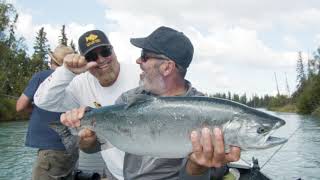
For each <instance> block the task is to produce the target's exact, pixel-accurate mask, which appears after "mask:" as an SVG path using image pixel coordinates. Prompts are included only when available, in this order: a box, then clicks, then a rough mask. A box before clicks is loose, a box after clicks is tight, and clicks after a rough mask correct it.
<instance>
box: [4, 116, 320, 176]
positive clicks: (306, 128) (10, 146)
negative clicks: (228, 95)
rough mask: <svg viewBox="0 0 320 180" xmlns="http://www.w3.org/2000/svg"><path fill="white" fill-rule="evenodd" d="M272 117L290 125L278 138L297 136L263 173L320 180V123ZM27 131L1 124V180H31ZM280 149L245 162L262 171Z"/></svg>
mask: <svg viewBox="0 0 320 180" xmlns="http://www.w3.org/2000/svg"><path fill="white" fill-rule="evenodd" d="M269 113H271V114H274V115H276V116H279V117H281V118H283V119H284V120H285V121H286V122H287V123H286V125H285V126H283V127H281V128H280V129H279V130H278V131H277V132H275V133H274V135H275V136H279V137H289V136H290V135H292V134H293V132H295V134H294V135H293V136H292V137H291V138H290V139H289V141H288V142H287V143H286V144H285V145H284V146H283V147H282V148H281V149H280V151H279V152H278V153H277V154H276V155H275V156H274V157H273V158H272V159H271V161H269V162H268V163H267V164H266V165H265V166H264V167H263V168H262V172H264V173H265V174H266V175H268V176H269V177H271V178H272V179H298V178H302V179H306V180H309V179H320V178H319V177H320V175H319V174H320V155H319V154H320V120H317V119H313V118H311V117H308V116H299V115H296V114H291V113H273V112H269ZM297 128H299V129H298V130H297ZM26 130H27V122H24V121H22V122H8V123H0V180H5V179H17V180H19V179H21V180H22V179H23V180H24V179H31V169H32V164H33V161H34V158H35V156H36V150H35V149H32V148H27V147H25V146H24V141H25V134H26ZM295 130H297V131H295ZM279 147H280V146H279ZM279 147H274V148H271V149H267V150H261V151H255V152H253V151H251V152H250V151H249V152H242V155H241V158H242V159H244V160H245V161H248V162H251V158H252V156H254V157H256V158H258V159H259V163H260V166H261V167H262V166H263V165H264V164H265V162H266V161H267V160H268V159H269V158H270V157H271V156H272V155H273V153H274V152H275V151H276V150H277V149H278V148H279Z"/></svg>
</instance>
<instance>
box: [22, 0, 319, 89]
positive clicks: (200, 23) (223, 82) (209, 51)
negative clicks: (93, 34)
mask: <svg viewBox="0 0 320 180" xmlns="http://www.w3.org/2000/svg"><path fill="white" fill-rule="evenodd" d="M307 1H308V0H307ZM99 2H102V3H104V5H105V7H106V10H105V22H101V24H103V27H104V29H103V30H104V31H105V32H106V33H107V35H108V37H109V39H110V40H111V42H112V44H113V45H114V49H115V51H116V52H117V56H118V59H119V60H120V61H123V62H128V63H134V62H135V59H136V58H138V57H139V51H140V50H139V48H135V47H134V46H132V45H131V44H130V42H129V40H130V38H132V37H145V36H147V35H149V34H150V33H151V32H152V31H153V30H154V29H155V28H157V27H159V26H161V25H165V26H170V27H173V28H175V29H177V30H179V31H183V32H184V33H185V34H186V35H187V36H188V37H190V39H191V41H192V42H193V44H194V47H195V54H194V60H193V64H192V66H191V68H190V70H189V72H188V78H189V79H191V80H193V81H194V82H195V83H197V85H198V86H199V87H203V88H204V89H206V90H211V91H212V89H214V90H216V91H226V90H230V89H237V90H239V92H240V91H247V90H248V87H251V88H252V91H255V90H257V91H260V93H265V92H266V89H268V86H274V84H273V80H272V78H271V80H270V77H272V76H273V73H274V72H281V73H282V72H284V71H288V76H289V77H294V76H295V75H294V69H295V64H296V59H297V53H296V49H297V48H299V46H301V45H300V39H299V37H298V36H297V32H300V31H301V28H302V27H303V28H304V29H308V28H310V29H314V30H315V31H316V30H317V29H319V28H318V27H317V26H316V25H317V23H318V22H317V19H319V18H320V13H319V12H320V11H319V9H317V8H315V7H319V4H320V3H319V2H318V1H313V0H310V1H308V2H307V3H306V2H305V1H303V2H302V1H298V0H291V1H289V0H284V1H280V2H279V1H276V0H270V1H263V2H256V1H252V0H243V1H232V0H225V1H223V2H222V1H211V0H202V1H199V2H197V3H195V2H194V1H191V0H176V1H169V0H163V1H154V2H152V3H150V1H147V0H137V1H126V2H123V1H117V0H99ZM288 4H295V5H294V6H288ZM22 15H23V16H22V18H24V19H23V22H20V30H19V32H20V33H22V34H24V36H25V37H27V38H28V40H29V41H31V39H32V41H33V39H34V36H35V33H36V32H37V30H38V29H39V28H40V27H42V26H43V27H45V29H46V32H47V34H48V39H49V41H50V44H51V47H53V46H54V45H55V44H57V40H58V36H59V35H60V29H61V26H62V24H34V23H33V22H32V16H31V15H28V14H27V13H25V14H22ZM317 17H319V18H317ZM26 27H27V28H26ZM311 27H313V28H311ZM93 28H95V25H94V24H81V22H73V23H70V24H66V29H67V36H68V37H70V39H74V41H75V42H77V41H76V40H77V39H78V37H79V36H80V35H81V34H82V33H83V32H85V31H86V30H89V29H93ZM287 30H290V33H283V32H286V31H287ZM319 30H320V29H319ZM282 31H283V32H282ZM274 32H276V33H278V34H277V35H278V36H279V37H276V36H275V37H273V39H272V40H270V39H269V37H271V36H273V35H274ZM316 37H317V39H318V40H319V41H320V35H317V36H316ZM281 45H284V46H283V47H282V48H280V49H279V47H280V46H281ZM289 69H290V70H292V69H293V71H289ZM233 71H235V72H233ZM251 71H252V72H254V73H255V76H252V74H251V73H249V72H251ZM266 74H268V75H266ZM270 74H271V75H270ZM235 76H238V77H235ZM269 81H270V84H268V83H264V84H263V83H261V82H269ZM208 82H210V83H212V84H214V88H212V85H208ZM244 84H246V85H244ZM250 84H261V85H259V87H258V86H254V87H253V86H250ZM291 84H293V83H291ZM270 92H271V91H270ZM271 93H272V92H271Z"/></svg>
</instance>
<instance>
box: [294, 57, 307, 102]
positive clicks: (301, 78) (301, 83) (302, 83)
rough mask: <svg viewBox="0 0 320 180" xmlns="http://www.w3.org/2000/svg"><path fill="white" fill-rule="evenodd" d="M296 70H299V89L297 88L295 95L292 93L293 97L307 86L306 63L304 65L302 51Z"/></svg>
mask: <svg viewBox="0 0 320 180" xmlns="http://www.w3.org/2000/svg"><path fill="white" fill-rule="evenodd" d="M296 71H297V90H296V92H294V93H293V95H292V96H293V97H297V96H299V94H300V93H301V92H302V90H303V88H304V86H305V83H306V80H307V78H306V75H305V72H304V65H303V61H302V53H301V51H299V52H298V59H297V67H296Z"/></svg>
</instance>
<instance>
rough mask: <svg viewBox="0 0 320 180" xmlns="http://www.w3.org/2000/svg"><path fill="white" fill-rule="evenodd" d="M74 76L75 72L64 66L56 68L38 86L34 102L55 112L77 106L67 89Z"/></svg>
mask: <svg viewBox="0 0 320 180" xmlns="http://www.w3.org/2000/svg"><path fill="white" fill-rule="evenodd" d="M74 77H75V74H73V73H72V72H71V71H69V70H68V69H67V68H65V67H64V66H62V67H59V68H57V70H56V71H55V72H53V73H52V74H51V75H50V76H49V77H48V78H47V79H46V80H45V81H43V83H42V84H41V85H40V86H39V88H38V90H37V91H36V93H35V96H34V102H35V104H36V105H37V106H38V107H40V108H42V109H45V110H49V111H55V112H64V111H67V110H69V109H72V108H76V107H78V105H77V104H76V103H75V102H74V100H73V99H72V98H73V97H72V95H71V94H70V93H68V91H67V87H68V85H69V84H70V82H71V81H72V79H73V78H74Z"/></svg>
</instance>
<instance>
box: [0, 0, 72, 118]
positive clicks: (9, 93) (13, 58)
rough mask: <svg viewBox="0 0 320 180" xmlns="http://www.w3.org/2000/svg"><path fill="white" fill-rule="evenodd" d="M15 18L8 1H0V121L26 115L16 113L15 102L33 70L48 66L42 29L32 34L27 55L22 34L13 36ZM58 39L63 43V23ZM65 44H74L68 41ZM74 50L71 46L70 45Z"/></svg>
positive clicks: (45, 41) (13, 10) (47, 47)
mask: <svg viewBox="0 0 320 180" xmlns="http://www.w3.org/2000/svg"><path fill="white" fill-rule="evenodd" d="M18 18H19V15H18V13H17V12H16V9H15V8H14V7H13V5H12V4H9V3H6V2H5V1H2V0H0V86H1V88H0V121H4V120H15V119H21V118H26V117H27V116H26V115H21V114H16V112H15V103H16V98H17V97H19V96H20V95H21V93H22V91H23V90H24V88H25V87H26V85H27V83H28V81H29V80H30V78H31V77H32V75H33V74H34V73H35V72H38V71H40V70H44V69H48V68H49V67H48V63H47V60H48V52H49V51H50V48H49V47H50V46H49V44H48V39H47V38H46V32H45V30H44V28H43V27H42V28H40V29H39V31H38V32H37V33H36V34H35V37H36V40H35V42H34V46H33V49H34V53H33V54H32V55H31V56H29V55H28V53H27V50H28V49H27V47H26V45H25V43H24V38H23V37H17V35H16V32H15V31H16V22H17V20H18ZM57 38H59V42H60V43H61V44H65V45H67V43H68V39H67V36H66V34H65V26H64V25H63V26H62V29H61V36H59V37H57ZM69 46H71V47H73V48H74V47H75V46H74V44H73V42H72V41H71V42H70V44H69ZM74 49H75V48H74Z"/></svg>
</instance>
